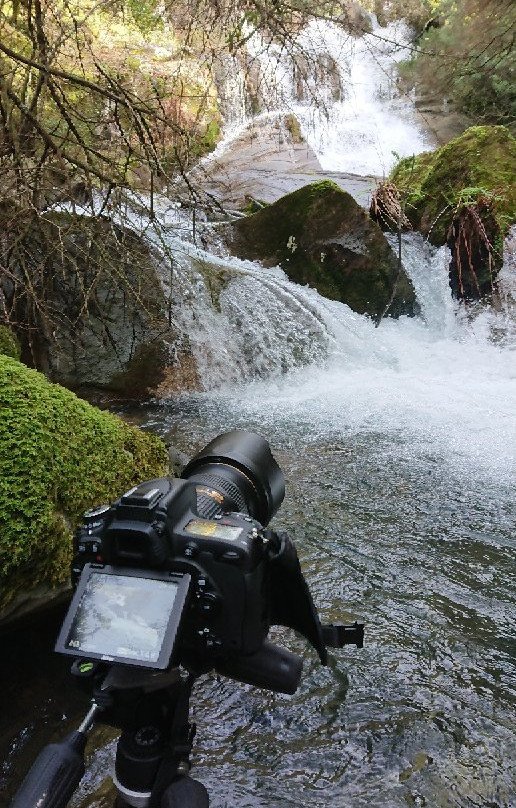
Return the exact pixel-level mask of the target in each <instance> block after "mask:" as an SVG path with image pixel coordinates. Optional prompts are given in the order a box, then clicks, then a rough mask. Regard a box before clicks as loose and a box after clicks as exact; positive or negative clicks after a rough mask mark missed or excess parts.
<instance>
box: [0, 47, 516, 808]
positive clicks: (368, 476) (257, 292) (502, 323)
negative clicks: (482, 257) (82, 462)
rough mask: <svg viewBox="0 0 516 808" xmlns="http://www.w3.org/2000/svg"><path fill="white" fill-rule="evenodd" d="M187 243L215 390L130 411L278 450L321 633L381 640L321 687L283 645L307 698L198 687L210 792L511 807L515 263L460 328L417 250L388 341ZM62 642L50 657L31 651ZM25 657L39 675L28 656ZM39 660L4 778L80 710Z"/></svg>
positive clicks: (341, 660)
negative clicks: (243, 432)
mask: <svg viewBox="0 0 516 808" xmlns="http://www.w3.org/2000/svg"><path fill="white" fill-rule="evenodd" d="M361 47H365V45H364V46H361ZM339 103H340V102H339ZM375 103H376V104H380V101H379V100H378V99H377V100H376V101H375ZM370 111H371V109H370V108H369V112H370ZM389 114H391V113H390V112H389ZM357 116H358V113H357ZM357 116H355V117H357ZM355 124H356V126H357V127H358V125H359V124H358V122H357V121H356V120H355ZM355 124H354V125H355ZM384 125H386V124H384V123H382V124H381V126H382V127H383V126H384ZM341 132H343V130H341ZM413 136H414V137H418V135H417V133H415V131H414V130H413ZM343 138H344V134H343ZM335 142H336V141H335ZM343 142H344V141H343V140H341V139H339V144H341V145H342V143H343ZM327 146H328V150H329V151H328V152H327V153H328V154H329V153H330V151H332V150H333V149H334V143H333V145H332V144H329V145H328V142H327ZM325 148H326V147H325ZM339 148H340V146H339ZM342 149H343V154H344V153H345V152H347V150H346V149H345V148H344V146H342ZM321 153H322V152H321ZM359 159H360V160H361V159H362V157H359ZM382 159H383V158H382ZM355 169H357V166H356V165H355ZM348 170H353V169H348ZM357 170H358V169H357ZM171 227H172V225H171ZM172 229H173V228H172ZM172 229H171V233H170V238H169V240H168V248H169V249H172V250H173V252H174V255H175V261H174V264H173V267H172V270H171V275H170V279H169V281H168V282H169V283H170V284H171V285H172V284H174V289H176V290H177V289H178V288H179V289H181V294H182V297H181V298H180V299H179V300H178V304H179V305H178V306H177V315H178V316H182V317H184V328H185V332H188V334H189V338H190V343H191V347H192V352H193V354H194V356H195V358H196V361H197V364H198V367H199V373H200V376H201V378H202V381H203V383H204V386H205V388H206V391H205V392H203V393H192V394H184V395H182V396H175V397H174V398H173V399H170V400H166V399H164V400H162V401H156V402H152V403H149V405H148V406H147V407H143V408H142V407H139V408H138V409H137V410H135V411H133V412H131V411H129V412H128V411H127V410H125V411H124V415H125V416H126V417H128V418H129V419H131V420H133V421H134V422H135V423H138V424H140V425H141V426H143V427H144V428H146V429H150V430H153V431H155V432H157V433H158V434H160V435H162V436H163V437H164V438H166V439H167V440H168V441H170V442H171V443H172V444H173V445H174V446H175V447H177V448H179V449H180V450H182V451H183V452H185V454H187V455H188V456H191V455H192V454H193V453H194V452H195V451H197V450H198V449H199V448H201V447H202V446H203V445H204V444H205V443H207V442H208V441H209V440H211V439H212V438H213V437H214V436H216V435H217V434H218V433H220V432H223V431H225V430H229V429H235V428H240V429H251V430H254V431H257V432H259V433H260V434H262V435H263V436H264V437H266V438H267V439H268V440H269V442H270V444H271V446H272V449H273V453H274V454H275V456H276V458H277V460H278V462H279V463H280V465H281V467H282V468H283V470H284V473H285V476H286V481H287V493H286V497H285V501H284V504H283V506H282V508H281V509H280V511H279V513H278V515H277V516H276V517H275V521H274V524H275V526H276V527H278V528H279V527H281V528H283V529H286V530H288V531H289V532H290V534H291V535H292V537H293V538H294V539H295V541H296V544H297V547H298V550H299V554H300V558H301V562H302V566H303V570H304V572H305V575H306V577H307V579H308V581H309V584H310V587H311V589H312V591H313V594H314V598H315V600H316V603H317V605H318V608H319V609H320V612H321V616H322V618H323V620H324V621H325V622H331V621H334V622H335V621H340V620H344V621H351V620H354V619H360V620H362V621H364V622H365V623H366V644H365V646H364V648H363V649H362V650H349V649H346V650H343V651H335V652H332V653H331V660H330V664H329V666H328V667H327V668H322V667H321V666H320V665H319V664H318V662H317V659H316V658H315V654H314V653H312V651H311V650H310V649H309V648H307V647H306V646H305V644H304V642H302V641H301V640H300V639H299V638H297V637H295V636H294V635H293V634H292V633H289V632H274V636H275V637H276V639H277V640H278V641H279V642H281V643H285V644H286V645H287V646H288V647H290V648H291V649H293V650H296V652H298V653H301V654H303V656H304V658H305V662H304V676H303V679H302V684H301V686H300V688H299V691H298V692H297V693H296V694H295V695H294V696H282V695H274V694H270V693H268V692H266V691H261V690H257V689H253V688H251V687H248V686H245V685H241V684H238V683H236V682H232V681H230V680H221V679H219V678H218V677H215V676H207V677H205V678H204V679H202V680H201V681H200V682H199V683H198V685H197V686H196V688H195V691H194V698H193V700H192V704H193V715H194V720H195V721H196V722H197V726H198V735H197V746H196V749H195V755H194V766H195V768H194V773H195V776H197V777H198V778H199V779H200V780H202V781H203V782H204V783H205V785H206V786H207V788H208V791H209V793H210V798H211V806H212V808H224V807H225V806H228V807H229V806H231V808H288V806H292V808H294V806H296V807H297V806H299V805H301V804H303V805H306V806H309V808H326V806H328V805H332V806H336V808H361V807H362V806H364V808H365V806H367V807H368V808H406V806H411V805H412V806H428V808H430V806H431V807H432V808H452V807H453V808H455V807H457V808H458V807H459V806H460V808H490V807H492V808H494V807H495V806H496V807H497V808H509V806H511V805H514V804H515V788H514V786H515V780H514V771H513V770H512V768H511V761H514V759H515V755H516V745H515V741H514V705H515V702H514V695H515V693H514V689H515V679H514V644H513V626H514V607H515V600H516V598H515V590H514V556H515V553H514V550H515V537H514V529H515V518H514V517H515V509H514V485H515V483H516V416H515V413H516V354H515V349H516V327H515V322H516V318H515V310H514V305H515V304H514V292H515V290H514V285H513V286H512V289H511V283H512V284H514V281H511V277H512V278H514V271H515V268H514V265H512V266H509V264H508V266H507V267H506V268H505V270H504V271H503V280H504V285H503V287H502V295H501V300H500V305H499V307H498V308H497V309H496V310H495V309H494V308H482V307H478V308H477V309H475V310H469V311H466V310H464V308H462V307H460V306H458V305H456V304H455V303H453V301H452V299H451V295H450V290H449V287H448V283H447V277H446V264H447V256H446V254H445V251H444V250H438V251H434V250H431V249H430V248H429V247H428V245H426V244H425V243H424V242H423V241H422V239H420V238H419V237H417V236H410V237H407V238H405V240H404V244H403V261H404V265H405V268H406V269H407V271H408V272H409V274H410V276H411V278H412V280H413V283H414V286H415V288H416V292H417V295H418V298H419V301H420V303H421V308H422V316H421V317H420V318H416V319H409V318H401V319H400V320H398V321H390V320H388V319H384V320H383V321H382V323H381V325H380V327H379V328H375V327H374V325H373V323H372V322H371V321H370V320H368V319H367V318H365V317H361V316H359V315H357V314H354V313H353V312H351V310H350V309H349V308H347V307H346V306H345V305H343V304H340V303H336V302H332V301H328V300H325V299H324V298H322V297H321V296H320V295H318V294H317V293H316V292H314V291H313V290H310V289H308V288H302V287H297V286H294V285H293V284H291V283H290V282H289V281H288V280H287V279H286V277H285V276H284V275H283V273H282V272H281V271H280V270H278V269H271V270H263V269H261V268H260V267H257V266H255V265H253V264H250V263H245V262H238V261H234V260H233V261H232V260H229V259H227V258H223V257H217V256H216V255H214V254H212V253H210V252H207V251H206V250H201V249H199V248H198V247H195V246H193V245H192V243H191V241H189V240H185V239H184V238H182V239H179V237H178V235H177V227H176V228H175V229H174V231H173V233H172ZM508 252H509V251H508ZM208 265H209V268H210V272H211V274H212V275H213V270H214V268H215V269H217V271H218V273H219V282H218V285H217V287H216V288H214V287H213V285H210V284H207V283H206V267H207V266H208ZM57 622H58V621H57ZM53 630H54V629H53V628H52V627H50V629H49V630H48V633H49V635H52V631H53ZM47 639H48V638H47V637H45V636H44V635H41V636H39V638H38V637H37V638H33V641H34V642H35V643H39V645H35V646H34V648H35V650H36V652H37V651H38V649H40V648H41V646H42V644H44V643H45V642H46V641H47ZM9 650H10V653H11V654H12V653H15V654H18V656H19V657H20V658H22V657H23V658H24V659H25V662H26V664H27V655H28V654H29V651H28V650H27V649H26V648H25V647H24V648H22V647H21V646H20V647H18V646H17V645H15V646H14V650H13V646H10V647H9ZM45 664H46V665H47V667H46V668H45V670H46V681H47V684H46V689H45V690H44V693H43V695H41V694H39V696H38V704H37V706H36V708H35V707H34V700H35V697H34V693H33V691H31V685H30V683H29V684H28V685H26V686H25V685H24V679H23V677H22V679H21V680H20V682H19V683H18V686H19V687H20V688H21V687H22V686H23V687H24V688H25V689H24V691H23V692H24V699H25V700H24V702H23V703H21V702H18V704H17V705H16V709H15V708H14V706H13V707H8V712H7V720H8V721H9V720H10V721H11V723H12V727H13V730H12V731H13V732H14V733H15V736H14V740H13V736H12V735H11V736H9V732H8V731H7V730H4V731H3V736H2V737H0V740H2V739H5V738H9V737H10V738H11V740H10V741H9V743H10V746H9V752H8V755H7V757H6V761H5V762H4V766H3V769H2V776H3V779H4V781H5V782H10V781H9V778H10V777H11V778H12V771H13V769H14V767H16V765H18V764H19V765H23V766H27V765H28V759H29V756H31V755H33V754H35V752H36V750H37V747H38V744H41V743H43V742H45V740H43V739H44V738H46V740H48V738H49V737H52V738H55V737H59V736H60V735H62V734H63V733H64V732H65V730H66V728H69V727H70V726H73V725H74V721H75V720H76V717H77V715H79V713H80V710H81V707H80V698H79V697H78V696H76V695H71V694H70V695H68V693H67V687H66V683H67V682H68V679H67V673H66V669H67V664H66V663H63V664H58V663H57V662H49V663H45ZM48 666H50V669H49V668H48ZM50 677H51V678H50ZM62 694H65V695H62ZM86 706H87V705H85V704H84V709H86ZM38 721H39V722H40V723H39V724H38ZM38 727H39V729H38ZM41 727H43V728H41ZM93 740H94V747H95V749H96V751H94V752H93V753H92V756H91V758H90V762H89V767H88V774H87V776H86V778H85V780H84V783H83V786H82V787H81V791H80V792H79V794H78V795H77V797H76V798H75V799H74V802H73V805H74V806H79V805H80V806H86V805H96V806H99V808H100V806H106V805H107V804H108V803H107V802H105V801H102V800H100V801H95V799H93V800H92V801H89V799H88V798H87V795H88V794H89V793H91V792H92V791H94V790H95V788H97V786H98V785H99V784H100V783H101V781H102V780H103V779H104V778H105V776H106V773H107V772H108V770H109V766H110V765H111V759H112V754H113V741H110V742H109V743H107V745H105V744H106V740H107V738H106V736H105V735H102V734H100V735H97V736H94V739H93ZM24 756H25V757H24ZM20 761H23V764H22V763H20ZM1 799H2V798H1V797H0V804H2V803H1Z"/></svg>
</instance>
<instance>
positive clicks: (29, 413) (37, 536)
mask: <svg viewBox="0 0 516 808" xmlns="http://www.w3.org/2000/svg"><path fill="white" fill-rule="evenodd" d="M167 460H168V458H167V451H166V448H165V445H164V444H163V442H162V441H161V440H160V439H159V438H157V437H155V436H153V435H149V434H146V433H144V432H142V431H140V430H138V429H136V428H134V427H131V426H129V425H128V424H126V423H124V422H123V421H122V420H121V419H120V418H117V417H116V416H114V415H111V414H110V413H106V412H101V411H100V410H98V409H96V408H95V407H92V406H90V405H89V404H87V403H86V402H85V401H82V400H81V399H79V398H77V397H76V396H75V395H74V394H73V393H71V392H70V391H68V390H65V389H64V388H62V387H60V386H59V385H55V384H51V383H50V382H48V381H47V379H46V378H45V377H44V376H42V375H41V374H40V373H38V372H37V371H35V370H31V369H29V368H27V367H26V366H25V365H22V364H21V363H20V362H17V361H16V360H14V359H12V358H10V357H7V356H0V622H1V621H2V620H5V619H6V618H7V617H8V616H12V615H13V614H15V613H17V612H18V613H19V611H20V610H24V609H25V610H26V609H27V608H28V606H27V602H30V600H31V598H33V599H34V600H35V601H37V600H38V598H40V597H43V598H48V597H49V594H50V595H51V594H52V592H54V593H55V592H57V591H59V587H63V586H66V584H67V583H68V579H69V563H70V558H71V550H72V533H73V530H74V528H75V526H76V525H77V523H78V521H79V519H80V516H81V514H82V513H83V511H84V510H85V509H87V508H90V507H91V506H93V505H96V504H100V503H103V502H109V501H111V500H113V499H115V498H116V497H117V496H120V494H121V493H123V492H124V491H125V490H127V489H128V488H129V487H131V486H132V485H134V484H135V483H136V482H138V481H141V480H143V479H147V478H152V477H156V476H161V475H162V474H164V473H166V471H167V468H168V464H167Z"/></svg>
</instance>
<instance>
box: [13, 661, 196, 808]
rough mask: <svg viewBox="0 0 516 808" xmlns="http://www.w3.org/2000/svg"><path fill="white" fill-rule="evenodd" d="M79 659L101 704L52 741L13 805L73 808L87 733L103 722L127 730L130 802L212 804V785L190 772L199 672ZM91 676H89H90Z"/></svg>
mask: <svg viewBox="0 0 516 808" xmlns="http://www.w3.org/2000/svg"><path fill="white" fill-rule="evenodd" d="M99 667H100V666H98V665H96V664H95V663H91V662H84V661H82V660H78V661H77V662H76V663H74V669H75V670H74V669H73V672H74V673H75V675H76V676H78V678H79V679H82V680H83V683H84V684H90V685H91V684H93V704H92V707H91V709H90V711H89V712H88V714H87V716H86V717H85V719H84V720H83V722H82V723H81V725H80V727H79V728H78V729H77V730H76V731H74V732H72V733H71V734H70V735H69V736H68V737H67V738H65V739H64V740H63V741H61V742H60V743H56V744H50V745H49V746H46V747H45V748H44V749H43V750H42V752H41V753H40V755H39V756H38V758H37V759H36V761H35V762H34V764H33V766H32V768H31V769H30V771H29V773H28V774H27V776H26V778H25V780H24V781H23V783H22V785H21V787H20V789H19V790H18V793H17V794H16V796H15V798H14V800H13V802H12V803H11V808H27V806H38V808H65V806H66V805H67V804H68V801H69V800H70V798H71V796H72V794H73V792H74V791H75V789H76V788H77V786H78V785H79V782H80V780H81V779H82V776H83V774H84V770H85V768H84V750H85V747H86V740H87V734H88V732H89V730H90V729H91V728H92V727H93V725H94V723H95V722H97V721H100V722H102V723H105V724H109V725H111V726H115V727H118V728H120V729H121V730H122V732H121V735H120V738H119V740H118V744H117V751H116V761H115V774H114V777H113V782H114V784H115V786H116V788H117V791H118V795H119V804H120V803H121V805H124V806H130V808H208V806H209V798H208V792H207V791H206V789H205V787H204V786H203V785H202V783H200V782H198V781H197V780H194V779H193V778H192V777H190V774H189V772H190V754H191V751H192V745H193V740H194V737H195V730H196V728H195V725H194V724H191V723H190V722H189V720H188V716H189V707H190V696H191V692H192V687H193V684H194V681H195V678H196V677H195V676H194V675H193V674H189V675H188V676H186V677H183V676H181V674H180V671H179V669H177V668H174V669H172V670H171V671H168V672H166V673H155V672H148V671H136V672H134V671H131V670H122V669H120V668H111V669H110V670H109V671H108V672H107V675H105V676H103V677H102V678H101V677H100V675H99V671H98V668H99ZM88 680H89V682H88Z"/></svg>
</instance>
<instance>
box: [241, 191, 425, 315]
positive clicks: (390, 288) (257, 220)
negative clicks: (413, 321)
mask: <svg viewBox="0 0 516 808" xmlns="http://www.w3.org/2000/svg"><path fill="white" fill-rule="evenodd" d="M231 230H232V232H231V234H230V247H231V249H232V250H233V252H234V253H235V254H236V255H237V256H238V257H239V258H247V259H251V260H259V261H261V262H262V263H263V264H264V265H265V266H274V265H276V264H278V265H280V266H281V267H282V268H283V269H284V270H285V272H286V273H287V275H288V277H289V278H290V280H292V281H295V282H296V283H300V284H308V285H309V286H311V287H313V288H315V289H317V291H319V292H320V293H321V294H322V295H324V296H325V297H328V298H330V299H332V300H340V301H342V302H343V303H346V304H347V305H348V306H350V308H352V309H353V310H354V311H356V312H358V313H360V314H369V315H370V316H372V317H374V318H375V319H378V318H380V317H381V316H382V315H383V313H384V311H385V309H386V308H387V307H388V306H389V302H390V306H389V310H388V313H389V315H390V316H399V315H400V314H409V315H413V314H415V313H417V311H418V306H417V301H416V296H415V292H414V289H413V286H412V283H411V282H410V280H409V279H408V277H407V276H406V275H405V273H404V272H403V271H401V273H399V272H398V266H397V262H396V259H395V257H394V254H393V252H392V250H391V248H390V247H389V244H388V243H387V241H386V239H385V236H384V235H383V233H382V231H381V229H380V228H379V227H378V225H377V224H376V223H375V222H372V221H371V219H370V218H369V216H368V215H367V213H366V211H365V210H364V209H363V208H362V207H360V205H358V203H357V202H356V201H355V200H354V199H353V197H352V196H351V195H350V194H348V193H347V192H346V191H343V190H342V189H341V188H339V186H338V185H336V184H335V183H334V182H331V181H330V180H324V181H322V182H316V183H313V184H311V185H306V186H304V187H303V188H300V189H299V190H297V191H294V192H293V193H291V194H287V195H286V196H284V197H282V198H281V199H279V200H278V201H277V202H275V203H274V204H272V205H269V206H268V207H267V208H264V209H262V210H260V211H258V212H257V213H255V214H253V215H252V216H248V217H246V218H244V219H239V220H237V221H235V222H233V223H232V225H231Z"/></svg>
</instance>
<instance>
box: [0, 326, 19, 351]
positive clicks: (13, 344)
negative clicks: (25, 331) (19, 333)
mask: <svg viewBox="0 0 516 808" xmlns="http://www.w3.org/2000/svg"><path fill="white" fill-rule="evenodd" d="M20 353H21V349H20V344H19V342H18V340H17V339H16V336H15V335H14V334H13V332H12V331H11V329H10V328H7V326H6V325H0V354H3V355H4V356H11V357H12V358H13V359H19V358H20Z"/></svg>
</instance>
